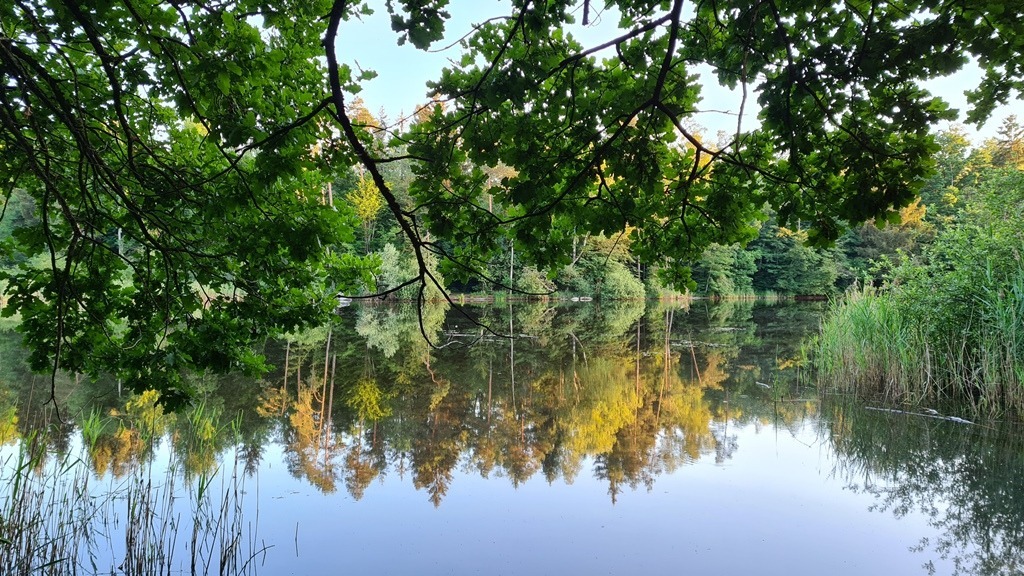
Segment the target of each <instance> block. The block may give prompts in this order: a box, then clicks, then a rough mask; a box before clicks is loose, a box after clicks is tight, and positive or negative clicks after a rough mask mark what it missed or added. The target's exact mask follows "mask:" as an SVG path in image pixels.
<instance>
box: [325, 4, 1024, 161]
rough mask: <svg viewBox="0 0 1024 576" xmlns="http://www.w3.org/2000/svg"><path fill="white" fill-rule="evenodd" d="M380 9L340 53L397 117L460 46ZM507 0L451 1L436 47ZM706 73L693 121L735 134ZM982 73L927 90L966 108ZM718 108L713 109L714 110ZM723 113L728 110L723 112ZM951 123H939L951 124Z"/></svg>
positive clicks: (729, 104)
mask: <svg viewBox="0 0 1024 576" xmlns="http://www.w3.org/2000/svg"><path fill="white" fill-rule="evenodd" d="M378 3H379V7H378V8H377V10H376V12H375V13H374V14H373V15H372V16H369V17H364V18H363V20H362V21H356V20H353V21H350V22H348V23H345V24H344V25H343V26H342V29H341V31H340V34H339V42H338V53H339V58H340V59H341V60H342V61H343V62H347V63H349V64H351V65H356V64H358V66H359V67H361V68H363V69H371V70H375V71H376V72H377V73H378V74H379V76H378V77H377V78H376V79H374V80H372V81H369V82H365V83H364V84H363V91H362V92H361V93H360V94H359V97H361V98H362V99H363V100H364V102H365V103H366V106H367V108H368V109H369V110H370V111H371V112H373V113H374V114H378V113H379V112H380V111H381V110H383V111H384V112H386V114H387V117H388V119H389V120H391V121H394V120H396V119H397V118H398V117H399V115H400V114H405V115H409V114H411V113H412V112H413V111H414V110H415V109H416V107H417V106H419V105H422V104H423V103H425V102H427V100H428V99H427V96H426V93H427V88H426V82H427V81H428V80H431V79H435V78H437V77H438V76H439V74H440V71H441V69H442V68H443V67H444V66H445V65H446V64H447V63H448V60H449V59H457V58H458V57H459V56H460V53H459V48H458V46H455V47H453V48H450V49H448V50H446V51H443V52H436V53H427V52H423V51H420V50H417V49H415V48H413V47H412V46H411V45H408V44H407V45H405V46H398V45H397V35H396V34H395V33H394V32H393V31H392V30H391V26H390V21H389V19H388V14H387V11H386V9H385V8H384V5H383V4H384V3H383V2H378ZM507 8H508V2H507V1H505V0H488V1H481V0H452V2H451V5H450V8H449V10H450V12H451V14H452V15H453V19H452V20H451V21H449V23H448V26H447V35H446V39H445V41H444V42H439V43H437V44H436V47H437V48H441V47H444V46H446V45H447V44H449V43H452V42H455V41H456V40H457V39H458V38H459V37H461V36H462V35H464V34H466V33H467V32H469V31H470V29H471V25H472V23H475V22H480V21H482V20H485V19H486V18H488V17H491V16H496V15H501V14H503V13H504V14H507ZM580 16H581V15H577V23H576V24H574V25H573V26H572V27H571V29H570V32H571V33H572V34H573V35H574V36H575V37H576V38H577V39H578V40H580V41H581V42H582V43H583V44H584V45H585V46H593V45H597V44H600V43H601V42H603V41H606V40H607V39H608V38H610V37H612V35H613V33H614V32H615V24H616V20H617V17H616V16H614V15H603V17H602V15H600V14H593V13H592V15H591V18H592V20H594V21H595V22H596V23H595V22H592V23H591V25H590V26H589V27H584V26H583V25H582V24H581V23H580V22H579V20H581V17H580ZM693 71H694V72H697V73H702V78H704V79H706V80H707V82H705V83H704V87H703V90H702V94H703V97H704V99H703V101H702V102H701V103H700V107H701V109H702V110H705V112H702V113H700V114H697V115H696V116H695V117H694V121H695V122H697V123H698V124H699V125H701V126H703V127H704V128H705V130H706V133H707V135H708V138H709V139H714V137H715V135H716V133H717V132H718V131H719V130H724V131H726V132H728V133H732V132H734V131H735V130H736V112H737V111H738V109H739V102H740V96H739V94H738V92H730V91H728V90H726V89H724V88H722V87H720V86H718V84H717V82H715V79H714V77H713V76H712V75H711V74H710V73H709V72H707V69H704V70H702V69H694V70H693ZM979 78H980V74H979V72H978V71H977V69H973V70H969V71H963V72H961V73H960V74H957V75H956V76H953V77H949V78H942V79H939V80H935V81H932V82H931V83H929V84H928V86H927V87H928V88H929V89H930V90H931V91H932V92H933V93H935V94H938V95H940V96H942V97H943V98H944V99H945V100H946V101H947V102H949V103H950V104H951V105H952V106H953V107H954V108H957V109H959V110H961V111H964V110H966V107H967V102H966V98H965V97H964V95H963V91H964V90H965V89H968V88H971V87H974V86H975V85H977V82H978V79H979ZM753 100H754V97H753V95H752V96H751V97H750V98H749V100H748V103H747V110H746V114H745V117H746V118H745V120H744V124H745V125H752V124H751V123H752V122H754V120H755V116H756V113H757V110H756V108H755V103H754V102H753ZM712 110H714V111H712ZM723 112H724V113H723ZM1010 114H1017V115H1018V116H1019V117H1022V118H1024V103H1022V102H1021V101H1020V100H1017V101H1014V102H1012V103H1011V104H1010V105H1009V106H1007V107H1004V108H1002V109H1000V110H997V111H996V113H995V114H994V115H993V117H992V118H991V119H990V120H989V122H988V123H987V124H986V125H985V126H984V127H983V128H982V129H981V130H980V131H978V130H975V129H974V127H973V126H971V127H967V132H968V134H969V135H970V136H971V137H972V140H974V142H975V143H976V144H979V143H980V142H981V140H983V139H984V138H989V137H993V136H995V134H996V130H997V129H998V127H999V125H1000V124H1001V123H1002V120H1003V119H1004V118H1005V117H1006V116H1008V115H1010ZM947 127H948V126H940V128H947Z"/></svg>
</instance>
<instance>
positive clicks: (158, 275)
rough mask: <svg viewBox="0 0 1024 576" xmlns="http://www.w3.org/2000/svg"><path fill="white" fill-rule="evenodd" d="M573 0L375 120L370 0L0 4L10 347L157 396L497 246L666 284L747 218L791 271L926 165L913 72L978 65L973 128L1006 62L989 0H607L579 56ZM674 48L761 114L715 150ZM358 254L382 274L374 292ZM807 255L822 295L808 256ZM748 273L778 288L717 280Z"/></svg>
mask: <svg viewBox="0 0 1024 576" xmlns="http://www.w3.org/2000/svg"><path fill="white" fill-rule="evenodd" d="M590 4H591V2H590V0H582V2H569V1H565V0H554V1H543V2H540V1H536V0H515V1H513V2H511V4H509V5H498V6H496V8H495V9H496V10H504V11H506V14H505V17H503V18H497V19H491V20H488V21H487V22H485V23H483V24H481V25H479V26H477V27H476V28H475V29H474V30H473V32H472V33H471V34H469V35H468V36H466V37H465V38H464V39H463V40H462V42H461V43H460V46H461V48H462V50H463V54H462V55H458V56H457V57H456V58H455V59H454V60H453V64H452V66H451V68H450V69H448V70H446V71H445V72H444V73H443V74H442V75H441V77H440V78H438V79H437V82H436V83H435V84H434V85H433V86H432V90H433V92H434V95H435V100H434V104H432V105H431V106H430V107H428V108H425V109H423V110H421V111H420V112H419V113H418V114H417V115H416V118H415V119H414V121H412V122H406V121H402V122H400V123H399V124H397V125H395V126H386V125H383V124H382V123H377V122H374V121H373V119H372V117H368V115H367V114H365V113H364V112H365V110H364V109H362V108H361V107H360V106H358V105H357V103H356V102H355V101H354V100H353V99H352V98H351V95H353V94H355V93H356V92H357V91H358V89H359V82H361V81H363V80H367V79H370V78H372V77H373V75H374V74H373V73H372V72H364V73H360V74H358V75H357V74H354V73H353V71H352V70H350V69H349V68H347V67H346V66H344V65H342V64H340V63H339V60H338V55H337V54H336V50H335V46H336V40H337V38H338V37H339V34H342V33H343V30H344V28H345V26H346V23H347V21H348V20H349V19H351V18H353V17H355V16H358V15H359V14H361V13H364V12H366V11H367V10H369V9H370V8H371V7H372V6H371V3H368V2H356V1H346V0H333V1H331V0H314V1H304V2H299V1H294V0H286V1H283V2H282V1H274V2H270V1H266V0H263V1H261V0H233V1H228V2H220V3H214V4H202V3H190V2H157V1H155V0H126V1H124V2H118V3H110V2H102V1H93V0H89V1H84V2H73V3H68V2H62V1H56V0H26V1H22V2H8V3H4V4H2V5H0V74H2V77H3V82H4V86H3V90H2V91H0V148H2V155H0V181H2V183H3V187H2V191H3V194H4V197H5V198H6V199H8V200H9V201H12V200H14V199H16V198H18V197H21V196H24V197H25V198H27V199H29V201H25V202H17V204H18V207H19V209H23V210H26V211H28V213H27V214H20V215H16V214H15V212H14V211H12V213H11V215H12V217H14V216H17V217H18V218H20V220H17V221H12V223H11V226H12V227H13V229H8V230H7V231H9V232H10V236H9V239H10V240H9V241H8V242H7V243H6V246H7V249H6V251H5V254H4V260H5V261H6V262H7V263H8V264H9V265H11V264H15V265H16V266H15V267H13V268H10V267H9V268H8V269H7V271H6V272H5V273H4V282H5V293H6V296H7V302H6V306H5V309H4V313H5V314H7V315H8V316H13V315H18V316H20V320H21V324H20V329H21V330H22V332H23V334H24V336H25V339H26V341H27V343H28V344H29V345H30V347H31V348H32V357H31V361H32V364H33V365H34V366H35V367H36V368H38V369H50V370H53V371H54V372H56V371H57V370H58V369H66V370H71V371H74V372H87V373H90V374H94V375H95V374H98V373H99V372H101V371H110V372H113V373H114V374H116V375H117V376H118V377H120V378H122V379H123V380H124V382H125V383H126V384H127V385H128V386H129V387H131V388H134V389H138V390H141V389H145V388H150V387H154V388H157V389H159V390H161V391H162V392H164V394H165V398H166V399H169V400H182V399H184V398H187V397H188V396H189V395H190V393H191V390H190V389H189V387H188V385H187V383H186V381H185V380H184V379H182V378H181V375H180V370H181V369H182V368H187V367H198V368H205V369H213V370H227V369H232V368H240V367H244V368H249V369H253V370H260V369H262V368H263V366H262V360H261V358H260V357H259V356H257V355H254V354H253V353H251V351H250V343H251V341H252V340H254V339H258V338H261V337H265V336H267V335H272V334H277V333H281V332H282V331H286V330H294V329H297V328H302V327H306V326H310V325H315V324H318V323H321V322H322V321H323V320H324V319H325V318H326V317H327V315H328V314H329V313H330V311H331V309H332V308H333V307H334V306H333V305H334V298H333V296H334V295H335V294H337V293H338V292H339V291H341V292H344V293H348V294H351V293H352V292H353V291H354V290H356V289H357V287H358V286H360V285H365V286H369V287H370V290H377V289H381V288H383V289H395V290H399V289H401V288H403V287H405V286H408V287H410V289H411V292H412V296H413V297H415V298H419V299H421V300H422V299H426V298H429V297H430V296H431V294H430V293H429V292H428V288H429V289H432V290H433V289H439V288H440V287H441V286H442V285H443V279H444V278H447V279H448V280H449V281H450V282H452V283H458V284H459V285H463V286H472V285H473V284H474V283H476V285H486V286H494V285H502V284H507V285H509V286H512V287H514V286H515V284H516V281H515V279H514V278H508V276H506V275H505V274H504V271H505V270H506V269H507V270H509V275H510V276H514V271H515V269H516V262H517V261H518V262H519V263H520V268H521V269H528V268H527V267H529V266H533V267H534V268H533V272H531V274H532V280H531V281H530V282H529V283H528V285H526V284H524V286H527V287H529V288H530V289H538V288H540V289H546V288H547V287H548V285H547V284H546V281H545V278H546V279H547V280H548V281H550V278H551V277H552V275H554V274H556V273H557V272H558V271H559V270H561V269H563V268H564V267H566V266H570V265H571V266H576V267H578V270H577V271H578V272H579V274H577V275H576V276H575V278H576V280H578V281H579V282H581V284H579V286H580V290H582V289H583V288H587V289H589V288H591V287H592V288H593V289H594V292H595V293H597V292H598V291H604V292H605V293H606V294H613V295H616V296H634V295H637V294H639V291H638V289H637V285H636V284H635V283H634V282H631V281H630V280H629V278H627V275H626V273H625V271H626V270H632V269H634V268H636V266H634V262H633V260H636V259H638V260H639V261H640V269H641V276H644V275H645V274H644V273H643V266H648V267H649V271H654V272H657V274H658V275H659V276H660V277H661V278H662V279H664V280H665V281H667V282H668V283H669V284H671V285H675V286H687V285H690V286H692V284H691V282H690V281H691V277H690V272H691V265H692V264H693V262H695V261H697V260H699V259H700V258H701V256H702V255H703V254H704V253H705V251H706V250H707V249H708V248H709V247H711V246H712V245H715V244H717V245H720V246H731V245H733V244H734V243H737V242H739V243H743V242H747V241H750V240H752V239H754V238H755V237H757V234H758V224H759V223H763V222H767V221H769V219H770V218H774V219H775V220H776V221H777V222H778V223H779V225H780V226H784V227H788V229H790V230H796V232H793V233H792V234H791V235H787V234H789V233H780V234H777V235H776V236H775V237H771V236H769V237H768V238H769V241H770V242H775V243H781V244H784V245H785V247H784V248H785V249H784V253H785V254H786V256H785V258H786V259H784V260H781V261H779V262H772V263H769V264H770V266H769V269H771V266H774V270H777V272H774V274H776V275H779V274H782V271H783V270H786V269H788V267H789V266H790V265H794V266H801V267H806V268H800V269H801V270H804V269H805V270H807V271H808V274H810V273H811V270H812V268H813V267H814V265H815V262H816V260H815V258H816V256H813V255H812V254H811V253H808V252H806V251H805V250H804V248H803V247H802V246H801V245H798V244H799V241H804V240H806V242H809V243H810V244H815V245H821V244H825V243H828V242H830V241H833V240H835V239H837V238H838V237H839V236H840V235H841V233H842V231H843V229H844V226H845V225H846V224H847V223H853V224H856V223H860V222H863V221H866V220H876V221H879V222H883V221H894V220H895V218H896V215H897V213H898V211H899V210H900V209H901V208H902V207H904V206H906V205H908V204H910V203H911V202H912V200H913V199H914V197H915V194H916V193H917V191H918V190H919V189H920V187H921V186H922V184H923V183H924V179H925V177H926V176H927V174H928V173H929V171H930V170H931V169H932V167H933V164H934V161H933V160H932V157H931V155H932V154H933V153H934V152H935V151H936V149H937V147H936V145H935V139H934V137H933V136H932V134H931V132H930V130H931V126H932V124H933V123H934V122H936V121H938V120H942V119H948V118H951V117H952V116H953V113H952V112H951V111H950V110H948V108H947V106H946V104H945V103H944V102H942V101H941V100H940V99H938V98H934V97H932V96H931V95H930V94H928V93H927V92H926V91H925V90H924V89H922V88H921V87H920V86H919V83H920V82H921V81H923V80H926V79H928V78H932V77H935V76H940V75H944V74H949V73H952V72H954V71H956V70H958V69H960V68H961V67H962V66H963V65H964V63H965V62H967V60H968V58H969V57H970V56H975V57H977V58H978V59H979V61H980V64H981V66H982V67H983V69H984V70H985V72H986V74H987V75H986V77H985V78H984V80H983V82H982V84H981V85H980V86H978V87H977V90H976V91H975V92H974V93H973V94H974V109H973V111H972V113H971V114H972V116H971V117H972V119H973V120H981V119H983V118H984V117H985V116H986V115H987V114H988V113H989V112H990V111H991V109H992V107H993V106H994V105H996V104H998V103H1002V102H1005V101H1006V100H1007V99H1008V98H1009V96H1010V93H1011V90H1012V89H1014V88H1019V87H1020V83H1021V81H1020V78H1021V74H1020V71H1021V67H1022V66H1024V57H1022V56H1021V55H1022V54H1024V50H1021V49H1020V45H1019V44H1020V42H1022V41H1024V40H1021V39H1022V38H1024V33H1022V26H1024V24H1022V23H1021V22H1020V20H1019V19H1018V18H1017V17H1016V15H1015V14H1014V13H1013V11H1012V10H1005V9H1004V6H1003V4H1002V3H1000V2H996V1H988V2H973V3H970V4H964V3H960V2H950V1H947V0H885V1H881V2H872V3H869V2H861V1H856V2H847V3H846V4H844V5H837V4H834V3H831V2H791V1H786V2H783V1H768V2H758V3H755V4H750V3H747V2H739V1H735V2H733V1H726V2H698V3H695V4H693V5H692V6H689V5H687V6H686V10H684V4H686V3H684V2H683V0H672V1H668V0H640V1H637V0H608V2H606V5H605V7H604V8H605V11H606V14H607V15H609V16H607V17H612V16H610V15H613V14H614V15H615V16H614V17H617V18H618V29H617V30H614V31H613V32H612V33H611V36H610V37H609V39H608V41H607V42H605V43H602V44H598V45H594V46H583V45H582V44H580V43H579V42H578V41H577V40H576V39H575V38H574V36H573V32H574V30H575V29H576V28H574V27H576V26H578V24H576V23H575V16H574V14H575V12H576V11H578V9H579V8H581V7H582V8H583V9H584V13H586V12H587V10H588V9H590V8H591V6H590ZM447 5H448V1H447V0H415V1H414V0H403V1H402V2H387V3H386V7H387V10H388V11H389V12H390V13H391V15H392V23H393V27H394V29H395V31H396V33H397V35H396V39H397V40H398V41H399V42H401V43H409V44H411V49H425V48H429V47H431V46H432V45H433V44H434V43H436V42H437V41H438V40H439V39H440V38H441V37H442V35H443V31H444V29H445V26H446V23H447V21H448V18H449V14H448V12H447V10H446V8H447ZM581 5H582V6H581ZM595 8H596V5H595ZM908 15H912V16H910V17H908ZM584 19H586V18H584ZM584 24H586V22H584ZM697 63H706V64H709V65H710V66H712V67H713V68H714V70H715V71H716V72H717V75H718V80H719V82H721V83H722V84H724V85H726V86H730V87H738V88H740V89H741V90H742V93H743V94H744V95H747V94H755V93H756V94H757V103H758V105H759V106H760V110H761V111H760V114H759V121H760V125H759V126H756V127H753V126H744V125H742V124H738V125H737V129H736V132H735V134H732V135H729V136H728V137H727V141H725V142H722V143H720V144H719V145H716V146H709V145H706V144H704V143H703V142H702V140H701V139H700V138H698V135H697V134H695V133H694V132H693V131H692V130H689V129H687V128H686V126H687V123H686V120H687V119H688V118H689V117H690V116H691V115H692V114H693V113H694V112H695V111H696V110H697V108H698V105H699V102H700V89H699V87H698V86H697V85H696V84H695V82H694V77H693V76H692V74H691V72H690V71H689V70H688V67H689V66H691V65H693V64H697ZM745 105H746V103H745ZM401 159H405V160H407V161H406V162H399V160H401ZM354 167H358V168H357V169H355V170H353V168H354ZM335 184H338V186H334V185H335ZM371 184H372V188H376V190H377V192H379V194H380V197H381V198H380V199H382V202H378V201H377V200H380V199H375V198H374V196H373V194H371V192H372V189H371V186H370V185H371ZM335 188H338V189H337V190H335ZM342 198H344V200H346V201H341V200H342ZM10 203H11V202H8V204H10ZM380 205H383V206H384V207H385V208H386V215H387V217H388V219H389V221H390V224H392V225H393V229H394V230H396V231H397V232H398V234H399V236H398V237H397V238H396V237H395V236H394V235H393V234H387V235H385V234H383V233H382V231H381V230H380V229H379V228H380V220H381V219H382V218H383V216H381V215H380V214H381V211H380V207H379V206H380ZM4 225H5V226H7V224H6V223H5V224H4ZM762 230H763V228H762ZM357 231H358V232H361V233H359V234H357ZM588 238H590V239H597V238H608V239H612V242H615V243H618V244H620V245H621V246H628V247H629V250H630V251H631V255H632V257H633V258H632V260H630V261H629V262H628V263H627V262H622V261H621V259H618V258H610V257H609V256H608V255H605V256H603V258H604V260H605V261H607V264H606V265H603V268H602V270H604V271H603V272H600V273H597V272H595V268H594V267H593V266H592V264H593V263H594V261H599V260H601V257H598V258H592V259H590V260H587V258H588V257H586V256H585V257H583V258H579V259H578V256H579V255H578V254H577V251H576V248H577V245H578V244H579V243H580V242H583V241H585V240H586V239H588ZM380 240H386V242H389V243H395V244H396V245H398V246H396V249H397V250H398V251H399V252H401V253H405V254H407V255H408V256H409V259H408V260H406V261H404V263H403V262H402V261H401V259H398V260H395V262H393V263H392V264H394V265H393V266H391V267H390V268H387V267H385V268H383V269H380V268H378V266H383V265H384V264H387V263H386V262H382V260H381V259H380V258H377V257H374V256H371V257H364V256H365V255H366V254H367V253H368V252H371V250H370V247H369V246H367V245H372V244H373V243H375V242H378V241H380ZM791 240H792V242H791ZM360 244H362V246H360ZM506 255H507V256H508V257H507V258H504V257H505V256H506ZM577 260H578V261H577ZM711 260H713V259H711ZM718 260H721V261H722V262H724V260H722V259H721V258H719V259H718ZM499 261H503V263H502V264H501V265H500V270H501V274H500V275H499V274H496V273H495V270H493V268H496V267H498V264H497V263H498V262H499ZM409 262H411V266H410V265H409ZM506 264H507V267H506ZM619 264H621V265H622V268H619ZM720 265H724V266H726V267H727V268H729V269H732V270H738V271H743V272H742V273H743V274H746V273H747V272H746V271H749V269H750V262H749V257H747V256H743V257H740V258H738V259H737V258H735V257H734V258H733V262H732V263H724V264H720ZM588 266H590V268H589V269H588V268H587V267H588ZM374 270H377V271H380V273H381V274H382V275H385V276H386V275H388V274H390V273H391V272H394V271H396V270H404V271H406V272H407V273H408V277H401V276H399V277H394V278H393V279H392V280H393V282H394V284H390V285H388V286H385V287H379V286H375V285H374V280H373V278H372V277H371V275H370V272H371V271H374ZM549 272H550V273H551V274H550V275H548V274H549ZM836 273H838V271H837V272H836ZM814 274H815V275H816V276H815V278H814V279H813V281H811V282H810V284H809V285H810V286H812V288H811V290H813V291H818V290H819V289H820V287H823V286H825V285H826V284H827V283H828V282H827V281H828V278H829V275H830V274H832V272H830V271H827V270H826V272H825V273H824V276H821V277H819V276H818V275H817V274H818V273H817V272H814ZM442 275H443V278H442ZM506 278H508V280H507V282H506V280H505V279H506ZM707 278H708V279H709V280H708V281H706V282H705V285H706V286H708V287H709V289H710V287H711V285H712V283H711V282H710V279H711V278H714V279H715V281H714V285H715V290H717V291H725V290H726V289H728V288H730V287H729V285H728V283H726V282H725V281H724V278H725V277H724V276H723V275H722V273H721V271H710V272H708V274H707ZM644 279H647V278H646V277H645V278H644ZM576 280H574V281H576ZM749 287H752V288H753V289H754V290H759V289H765V290H780V291H786V292H799V291H802V290H804V288H802V287H798V285H797V284H794V283H793V282H791V281H790V280H788V279H784V278H777V279H774V280H772V279H765V278H763V277H762V278H761V279H755V280H754V281H752V284H750V286H748V284H747V283H746V282H745V281H741V282H737V281H736V280H734V281H733V282H732V287H731V289H732V290H738V291H746V290H748V288H749Z"/></svg>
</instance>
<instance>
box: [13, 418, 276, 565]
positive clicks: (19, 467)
mask: <svg viewBox="0 0 1024 576" xmlns="http://www.w3.org/2000/svg"><path fill="white" fill-rule="evenodd" d="M83 436H84V437H87V435H86V434H83ZM86 450H87V447H85V446H83V448H82V450H81V452H82V455H77V456H72V455H68V454H50V453H48V452H47V450H46V448H45V445H44V442H43V441H42V440H41V436H39V435H33V436H30V437H28V438H25V439H23V440H22V441H21V443H20V445H19V446H17V447H15V448H10V447H8V448H5V449H4V452H0V558H2V563H3V566H2V573H3V574H5V575H8V574H9V575H11V576H14V575H18V576H21V575H25V576H27V575H29V574H31V575H61V576H68V575H71V576H75V575H79V574H88V575H99V574H111V575H113V574H124V575H127V576H132V575H138V576H142V575H158V574H159V575H171V574H192V575H199V574H202V575H208V574H220V575H248V574H255V573H256V571H257V568H258V564H259V562H258V560H259V559H260V557H261V555H262V554H263V553H264V552H265V551H266V548H267V547H266V546H264V545H262V544H259V543H258V540H257V534H256V532H257V524H256V521H255V520H252V521H250V520H249V519H248V518H246V517H245V516H244V515H243V511H244V508H243V494H244V493H245V489H244V488H245V487H244V484H245V482H244V481H245V478H244V475H242V474H240V473H239V471H240V469H239V466H238V459H237V457H236V458H235V460H234V464H233V465H232V464H231V463H230V462H227V463H226V464H225V466H227V467H228V469H225V470H222V471H213V472H211V473H207V474H202V475H200V476H199V477H197V478H192V479H188V478H186V475H185V474H183V471H182V470H180V465H179V464H177V463H175V462H174V458H173V457H172V458H170V460H171V461H170V462H169V463H168V464H167V465H166V466H161V465H157V464H154V463H153V461H150V462H148V463H145V464H137V465H136V466H135V467H134V469H133V470H131V471H130V473H129V474H127V475H125V476H122V477H120V478H118V477H116V476H115V475H114V474H110V475H109V477H108V478H106V479H104V478H98V477H97V476H96V475H95V474H94V473H93V472H92V470H91V468H90V465H89V460H88V458H87V457H84V453H85V451H86ZM236 456H237V455H236Z"/></svg>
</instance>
